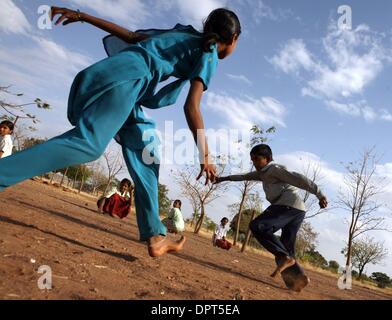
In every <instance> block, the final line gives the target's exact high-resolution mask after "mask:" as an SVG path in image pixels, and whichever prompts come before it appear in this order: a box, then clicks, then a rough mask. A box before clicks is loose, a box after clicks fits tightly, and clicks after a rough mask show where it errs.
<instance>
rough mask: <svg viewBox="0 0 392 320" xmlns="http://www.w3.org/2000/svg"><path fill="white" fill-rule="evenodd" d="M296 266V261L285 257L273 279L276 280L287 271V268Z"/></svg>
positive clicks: (273, 274) (273, 273)
mask: <svg viewBox="0 0 392 320" xmlns="http://www.w3.org/2000/svg"><path fill="white" fill-rule="evenodd" d="M294 264H295V259H294V258H292V257H285V258H284V260H282V262H281V263H280V264H279V265H278V266H277V267H276V269H275V271H274V272H272V274H271V277H272V278H276V276H277V275H278V274H279V273H281V272H283V271H284V270H286V269H287V268H289V267H291V266H293V265H294Z"/></svg>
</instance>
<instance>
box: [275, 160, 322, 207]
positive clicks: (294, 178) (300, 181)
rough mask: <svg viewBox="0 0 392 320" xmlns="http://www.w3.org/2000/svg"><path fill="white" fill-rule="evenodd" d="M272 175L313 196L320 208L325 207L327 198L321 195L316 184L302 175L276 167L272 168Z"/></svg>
mask: <svg viewBox="0 0 392 320" xmlns="http://www.w3.org/2000/svg"><path fill="white" fill-rule="evenodd" d="M272 174H273V175H274V176H275V177H276V178H278V179H279V180H281V181H283V182H286V183H288V184H290V185H292V186H294V187H297V188H299V189H302V190H305V191H308V192H310V193H312V194H314V195H315V196H316V197H317V198H318V199H319V201H320V202H319V204H320V207H321V208H326V207H327V205H328V201H327V197H326V196H325V195H324V194H323V192H322V191H321V189H320V188H319V187H318V185H317V184H316V183H314V182H313V181H312V180H310V179H308V178H307V177H305V176H304V175H302V174H300V173H297V172H291V171H288V170H286V169H285V168H283V167H278V166H275V167H273V171H272Z"/></svg>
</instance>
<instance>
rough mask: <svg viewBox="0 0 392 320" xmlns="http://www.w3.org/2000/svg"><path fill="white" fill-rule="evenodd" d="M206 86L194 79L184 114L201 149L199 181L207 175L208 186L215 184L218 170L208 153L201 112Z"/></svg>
mask: <svg viewBox="0 0 392 320" xmlns="http://www.w3.org/2000/svg"><path fill="white" fill-rule="evenodd" d="M203 90H204V85H203V82H202V81H201V80H199V79H193V80H192V81H191V87H190V89H189V93H188V97H187V98H186V102H185V106H184V112H185V117H186V120H187V122H188V126H189V129H190V130H191V131H192V134H193V138H194V140H195V143H196V145H197V147H198V149H199V159H200V167H201V169H200V173H199V175H198V177H197V180H198V179H200V178H201V177H202V176H203V174H204V173H206V184H207V183H208V181H211V182H213V181H214V180H215V175H216V169H215V166H214V165H213V164H212V163H211V159H210V156H209V152H208V144H207V139H206V137H205V132H204V122H203V117H202V115H201V112H200V101H201V97H202V95H203Z"/></svg>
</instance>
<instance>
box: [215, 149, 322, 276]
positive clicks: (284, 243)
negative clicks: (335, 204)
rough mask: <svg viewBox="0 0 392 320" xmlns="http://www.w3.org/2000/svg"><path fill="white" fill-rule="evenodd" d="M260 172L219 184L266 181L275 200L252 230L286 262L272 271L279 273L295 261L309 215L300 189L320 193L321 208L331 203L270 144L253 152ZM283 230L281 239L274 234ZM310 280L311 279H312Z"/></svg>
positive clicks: (236, 177) (251, 154)
mask: <svg viewBox="0 0 392 320" xmlns="http://www.w3.org/2000/svg"><path fill="white" fill-rule="evenodd" d="M250 156H251V159H252V162H253V165H254V167H255V168H256V171H253V172H250V173H247V174H240V175H232V176H228V177H219V178H217V179H216V181H215V183H219V182H222V181H244V180H254V181H262V182H263V189H264V192H265V195H266V198H267V200H268V201H269V202H270V203H271V206H269V207H268V208H267V209H266V210H265V211H264V213H263V214H261V215H260V216H258V217H257V218H256V219H254V220H253V221H252V222H251V223H250V229H251V231H252V233H253V235H254V236H255V238H256V239H257V240H258V241H259V242H260V244H261V245H262V246H263V247H264V248H266V249H267V250H268V251H269V252H271V253H272V254H273V255H275V257H279V258H282V259H279V260H280V261H282V262H281V263H280V264H279V265H278V266H277V267H276V269H275V271H274V272H273V273H272V274H271V276H272V277H276V276H277V274H279V273H280V272H282V271H283V270H285V269H287V268H288V267H290V266H292V265H294V264H295V262H296V261H295V252H294V247H295V241H296V237H297V232H298V230H299V228H300V226H301V224H302V221H303V220H304V217H305V210H306V209H305V204H304V202H303V200H302V199H301V197H300V196H299V195H298V193H297V188H300V189H303V190H306V191H308V192H310V193H312V194H314V195H316V196H317V198H318V199H319V205H320V207H321V208H326V207H327V205H328V202H327V198H326V197H325V196H324V194H323V193H322V192H321V190H320V188H319V187H318V186H317V185H316V184H315V183H314V182H313V181H311V180H310V179H308V178H306V177H305V176H303V175H301V174H299V173H296V172H290V171H287V169H286V168H285V167H284V166H282V165H280V164H277V163H275V162H274V161H273V158H272V150H271V148H270V147H269V146H268V145H266V144H259V145H257V146H255V147H253V149H252V150H251V152H250ZM280 229H282V234H281V236H280V238H278V237H277V236H275V235H274V233H275V232H277V231H278V230H280ZM308 281H309V280H308Z"/></svg>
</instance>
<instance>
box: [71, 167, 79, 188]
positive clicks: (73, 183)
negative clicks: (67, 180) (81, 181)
mask: <svg viewBox="0 0 392 320" xmlns="http://www.w3.org/2000/svg"><path fill="white" fill-rule="evenodd" d="M78 175H79V168H78V169H77V170H76V174H75V177H74V179H73V182H72V189H75V182H76V180H77V179H78Z"/></svg>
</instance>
